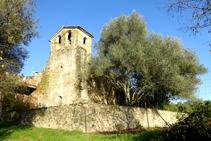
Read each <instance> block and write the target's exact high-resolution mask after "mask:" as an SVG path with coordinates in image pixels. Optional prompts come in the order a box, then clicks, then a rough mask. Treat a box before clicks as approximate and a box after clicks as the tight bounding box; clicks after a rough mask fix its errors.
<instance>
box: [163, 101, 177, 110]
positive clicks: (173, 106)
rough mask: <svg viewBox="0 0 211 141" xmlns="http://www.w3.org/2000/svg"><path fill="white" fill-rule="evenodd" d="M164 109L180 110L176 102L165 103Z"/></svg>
mask: <svg viewBox="0 0 211 141" xmlns="http://www.w3.org/2000/svg"><path fill="white" fill-rule="evenodd" d="M164 110H167V111H172V112H178V107H177V105H175V104H174V103H171V104H169V105H164Z"/></svg>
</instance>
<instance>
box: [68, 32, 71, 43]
mask: <svg viewBox="0 0 211 141" xmlns="http://www.w3.org/2000/svg"><path fill="white" fill-rule="evenodd" d="M68 40H69V41H70V44H71V31H68Z"/></svg>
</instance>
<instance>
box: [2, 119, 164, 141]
mask: <svg viewBox="0 0 211 141" xmlns="http://www.w3.org/2000/svg"><path fill="white" fill-rule="evenodd" d="M160 133H161V131H159V130H149V131H146V132H143V133H141V134H135V135H133V134H112V135H100V134H89V133H83V132H82V131H77V130H74V131H65V130H60V129H50V128H37V127H34V126H28V125H22V124H14V123H8V122H1V121H0V140H1V141H87V140H90V141H92V140H93V141H124V140H125V141H149V140H150V139H152V138H157V137H158V136H159V135H160Z"/></svg>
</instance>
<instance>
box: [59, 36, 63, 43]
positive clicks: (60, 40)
mask: <svg viewBox="0 0 211 141" xmlns="http://www.w3.org/2000/svg"><path fill="white" fill-rule="evenodd" d="M61 42H62V39H61V36H59V44H61Z"/></svg>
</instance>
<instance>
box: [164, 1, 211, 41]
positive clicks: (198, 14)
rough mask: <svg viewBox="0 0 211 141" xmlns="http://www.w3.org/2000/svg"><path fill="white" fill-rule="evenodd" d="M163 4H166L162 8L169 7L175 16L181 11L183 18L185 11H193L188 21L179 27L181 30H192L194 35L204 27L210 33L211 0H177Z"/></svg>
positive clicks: (169, 11)
mask: <svg viewBox="0 0 211 141" xmlns="http://www.w3.org/2000/svg"><path fill="white" fill-rule="evenodd" d="M162 4H163V5H164V6H163V7H162V8H165V9H167V10H166V12H167V14H168V15H172V16H174V15H175V13H179V17H180V18H182V17H183V16H184V13H185V12H188V11H190V12H191V13H192V14H191V15H190V16H189V18H188V19H187V20H186V21H187V22H186V23H183V24H182V27H181V28H179V29H180V30H182V31H185V32H186V31H190V32H192V33H193V34H194V35H196V34H197V33H199V32H200V31H202V29H206V30H207V33H208V34H209V33H210V32H211V24H210V23H211V22H210V21H211V20H210V18H211V16H210V10H211V3H210V0H176V1H171V2H169V3H162ZM209 45H210V44H209Z"/></svg>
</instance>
